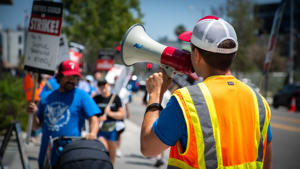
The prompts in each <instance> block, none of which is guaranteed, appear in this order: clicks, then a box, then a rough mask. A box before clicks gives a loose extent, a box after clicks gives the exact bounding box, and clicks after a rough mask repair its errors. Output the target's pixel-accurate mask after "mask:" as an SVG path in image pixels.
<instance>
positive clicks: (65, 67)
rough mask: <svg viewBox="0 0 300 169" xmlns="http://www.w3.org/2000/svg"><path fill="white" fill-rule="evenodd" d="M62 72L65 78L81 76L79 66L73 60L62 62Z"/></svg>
mask: <svg viewBox="0 0 300 169" xmlns="http://www.w3.org/2000/svg"><path fill="white" fill-rule="evenodd" d="M60 72H61V73H62V74H63V75H64V76H73V75H76V76H80V77H81V74H80V72H79V65H78V63H77V62H74V61H72V60H65V61H63V62H62V65H61V70H60Z"/></svg>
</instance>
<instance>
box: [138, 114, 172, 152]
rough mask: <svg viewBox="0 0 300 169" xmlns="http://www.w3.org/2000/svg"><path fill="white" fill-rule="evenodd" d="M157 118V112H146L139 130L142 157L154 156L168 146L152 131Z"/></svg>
mask: <svg viewBox="0 0 300 169" xmlns="http://www.w3.org/2000/svg"><path fill="white" fill-rule="evenodd" d="M158 116H159V110H156V111H148V112H146V114H145V116H144V120H143V124H142V129H141V138H140V141H141V152H142V154H143V155H144V156H155V155H158V154H160V153H161V152H163V151H164V150H165V149H167V148H168V147H169V146H168V145H166V144H164V143H163V142H162V141H160V139H159V138H158V137H157V136H156V134H155V133H154V131H153V129H152V125H153V123H154V122H155V121H156V119H157V118H158Z"/></svg>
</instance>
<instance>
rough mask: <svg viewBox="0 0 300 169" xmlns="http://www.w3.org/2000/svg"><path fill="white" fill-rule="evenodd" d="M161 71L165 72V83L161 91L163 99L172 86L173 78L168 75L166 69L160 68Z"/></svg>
mask: <svg viewBox="0 0 300 169" xmlns="http://www.w3.org/2000/svg"><path fill="white" fill-rule="evenodd" d="M159 71H160V72H162V73H163V84H162V86H161V91H160V101H162V98H163V95H164V93H165V92H166V91H167V90H168V89H169V88H170V87H171V84H172V78H170V77H169V76H168V75H167V73H166V72H165V70H164V69H162V68H160V69H159Z"/></svg>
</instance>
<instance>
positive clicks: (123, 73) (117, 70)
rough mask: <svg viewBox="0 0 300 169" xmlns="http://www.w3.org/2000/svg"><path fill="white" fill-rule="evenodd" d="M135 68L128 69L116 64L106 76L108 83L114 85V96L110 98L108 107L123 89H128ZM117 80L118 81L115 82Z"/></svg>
mask: <svg viewBox="0 0 300 169" xmlns="http://www.w3.org/2000/svg"><path fill="white" fill-rule="evenodd" d="M132 72H133V67H126V66H124V65H119V64H115V65H114V67H113V68H112V69H111V70H110V71H109V72H108V73H107V74H106V76H105V79H106V81H107V82H108V83H114V84H115V86H114V90H113V95H112V97H111V98H110V100H109V102H108V105H107V107H110V106H111V104H112V103H113V101H114V99H115V97H116V95H117V94H118V93H120V91H121V89H122V88H123V87H126V85H127V83H128V81H129V80H130V78H131V75H132ZM115 79H117V80H115Z"/></svg>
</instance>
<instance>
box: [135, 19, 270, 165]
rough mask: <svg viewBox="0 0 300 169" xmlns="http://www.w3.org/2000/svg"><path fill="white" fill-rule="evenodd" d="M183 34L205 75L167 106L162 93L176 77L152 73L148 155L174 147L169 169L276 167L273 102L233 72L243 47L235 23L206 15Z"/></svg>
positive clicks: (144, 145) (144, 142)
mask: <svg viewBox="0 0 300 169" xmlns="http://www.w3.org/2000/svg"><path fill="white" fill-rule="evenodd" d="M179 39H181V40H184V41H188V42H190V43H191V61H192V65H193V68H194V70H195V72H196V73H197V75H198V76H201V77H203V79H204V80H203V82H201V83H198V84H196V85H192V86H187V87H184V88H181V89H178V90H176V91H175V92H174V93H173V95H172V97H171V99H170V100H169V102H168V104H167V106H166V107H165V108H164V109H163V108H162V107H161V105H160V101H161V96H162V95H163V93H164V92H165V91H166V89H167V88H168V87H169V85H170V82H171V79H170V78H168V77H167V76H166V74H165V73H162V72H159V73H154V74H153V75H151V76H150V77H148V79H147V81H146V88H147V91H148V93H149V102H148V107H147V109H146V113H145V115H144V121H143V124H142V129H141V152H142V153H143V155H145V156H154V155H157V154H159V153H161V152H162V151H164V150H165V149H167V148H169V147H171V148H170V155H169V161H168V168H201V169H212V168H224V169H225V168H228V169H257V168H272V166H271V152H272V150H271V140H272V135H271V130H270V125H269V123H270V118H271V111H270V108H269V106H268V103H267V102H266V100H265V99H264V98H263V97H262V96H261V95H260V94H259V93H257V92H256V91H255V90H253V89H252V88H251V87H249V86H247V85H246V84H244V83H242V82H241V81H239V80H238V79H236V78H235V77H234V76H232V75H231V72H230V66H231V63H232V60H233V58H234V57H235V55H236V52H237V49H238V41H237V37H236V33H235V30H234V28H233V27H232V26H231V25H230V24H229V23H228V22H226V21H224V20H223V19H221V18H218V17H214V16H206V17H204V18H202V19H200V20H199V21H198V22H197V23H196V25H195V26H194V29H193V32H191V31H188V32H184V33H182V34H181V35H180V36H179Z"/></svg>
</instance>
